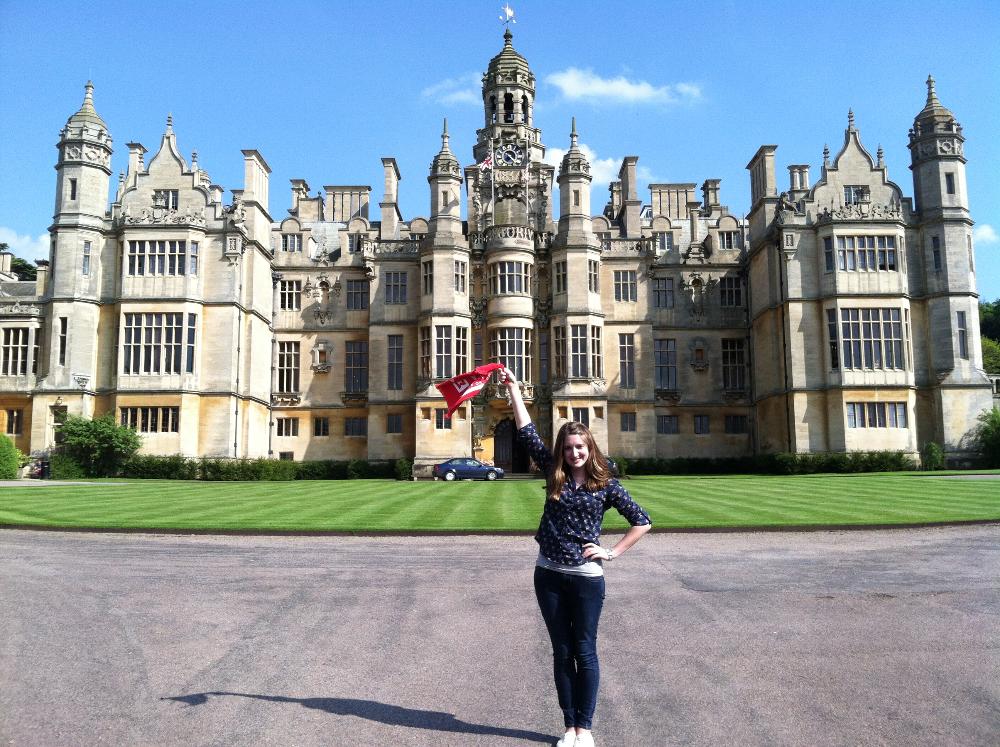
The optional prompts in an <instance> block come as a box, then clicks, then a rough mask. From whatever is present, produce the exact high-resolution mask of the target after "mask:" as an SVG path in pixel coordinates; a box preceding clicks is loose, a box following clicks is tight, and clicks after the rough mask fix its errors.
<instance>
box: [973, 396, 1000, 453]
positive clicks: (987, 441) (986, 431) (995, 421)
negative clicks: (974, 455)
mask: <svg viewBox="0 0 1000 747" xmlns="http://www.w3.org/2000/svg"><path fill="white" fill-rule="evenodd" d="M972 439H973V443H974V444H975V446H976V450H977V451H978V452H979V456H980V457H981V458H982V460H983V465H984V466H986V467H1000V410H998V409H997V408H996V407H994V408H993V409H992V410H983V411H982V412H981V413H980V414H979V425H977V426H976V429H975V430H974V431H973V435H972Z"/></svg>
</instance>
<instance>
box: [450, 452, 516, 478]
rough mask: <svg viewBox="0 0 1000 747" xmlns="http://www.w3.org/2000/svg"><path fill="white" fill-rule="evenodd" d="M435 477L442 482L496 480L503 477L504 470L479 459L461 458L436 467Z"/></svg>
mask: <svg viewBox="0 0 1000 747" xmlns="http://www.w3.org/2000/svg"><path fill="white" fill-rule="evenodd" d="M434 477H440V478H441V479H442V480H466V479H468V480H496V479H498V478H500V477H503V470H502V469H500V468H499V467H494V466H493V465H492V464H483V463H482V462H480V461H479V460H478V459H469V458H468V457H461V458H459V459H449V460H448V461H447V462H442V463H441V464H435V465H434Z"/></svg>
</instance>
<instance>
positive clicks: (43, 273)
mask: <svg viewBox="0 0 1000 747" xmlns="http://www.w3.org/2000/svg"><path fill="white" fill-rule="evenodd" d="M35 266H36V267H37V268H38V269H37V274H36V275H35V295H36V296H38V297H39V298H41V297H42V296H44V295H45V288H46V286H47V285H48V283H49V261H48V260H47V259H36V260H35Z"/></svg>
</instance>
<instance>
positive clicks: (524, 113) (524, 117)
mask: <svg viewBox="0 0 1000 747" xmlns="http://www.w3.org/2000/svg"><path fill="white" fill-rule="evenodd" d="M521 121H522V122H524V123H525V124H528V97H527V96H522V97H521Z"/></svg>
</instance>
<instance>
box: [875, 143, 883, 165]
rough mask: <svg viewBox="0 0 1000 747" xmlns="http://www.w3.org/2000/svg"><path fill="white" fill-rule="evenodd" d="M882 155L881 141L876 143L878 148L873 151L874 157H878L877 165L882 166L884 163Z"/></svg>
mask: <svg viewBox="0 0 1000 747" xmlns="http://www.w3.org/2000/svg"><path fill="white" fill-rule="evenodd" d="M884 156H885V153H884V152H883V151H882V143H879V144H878V150H877V151H876V152H875V157H876V158H877V159H878V165H879V166H884V165H885V158H884Z"/></svg>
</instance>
